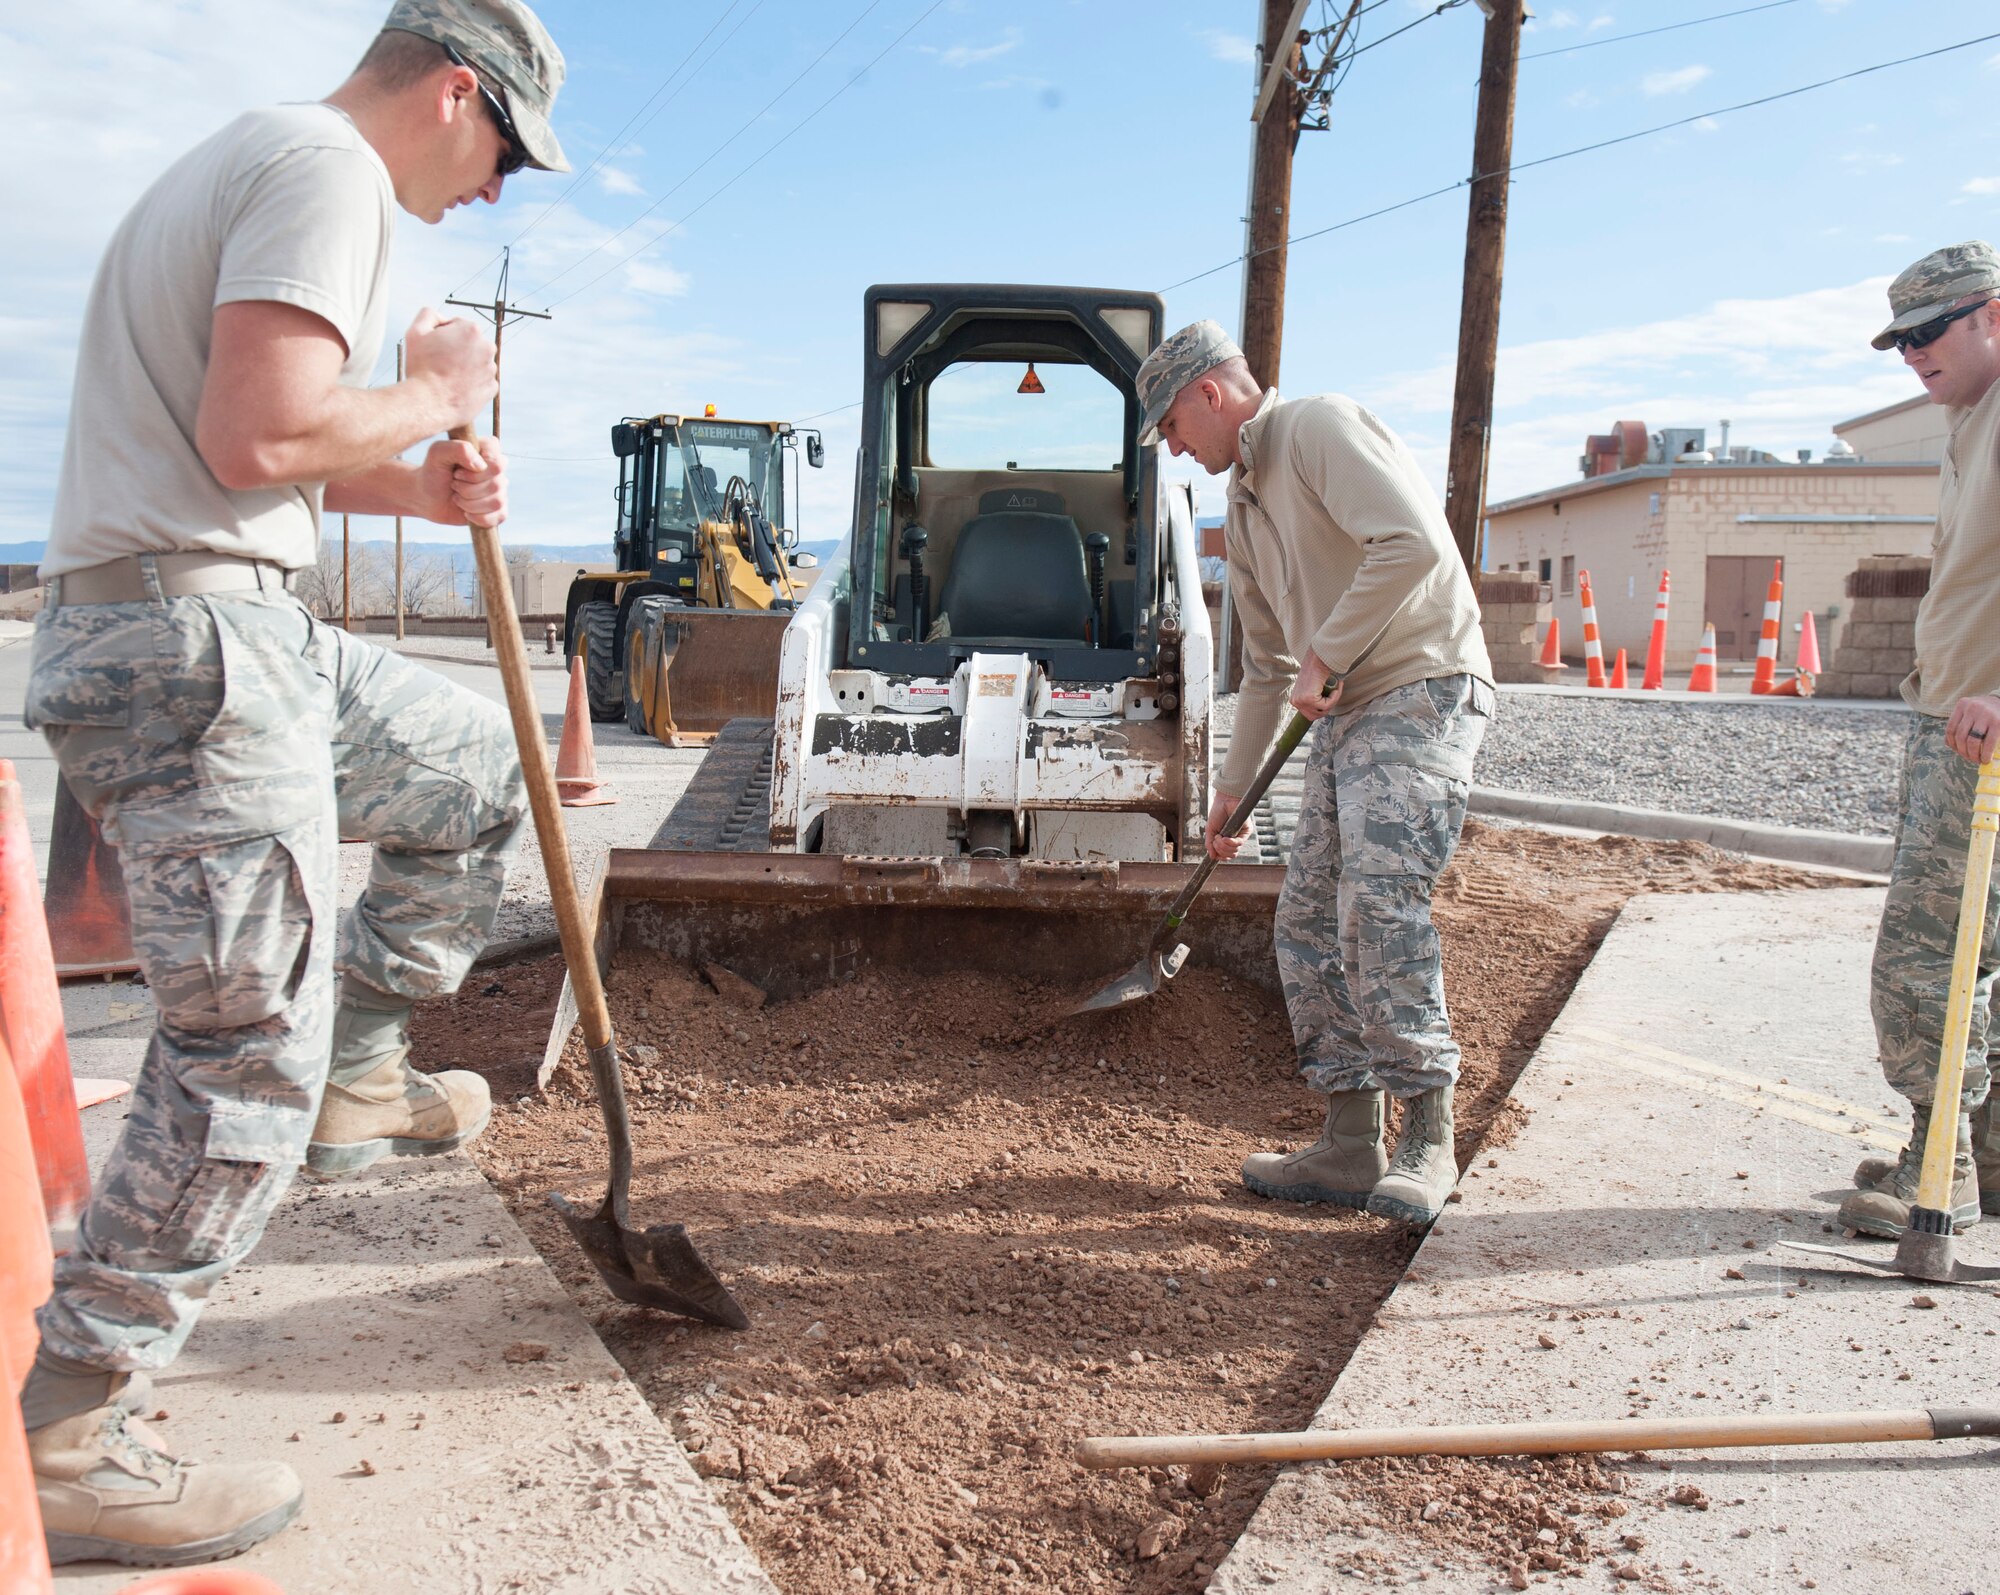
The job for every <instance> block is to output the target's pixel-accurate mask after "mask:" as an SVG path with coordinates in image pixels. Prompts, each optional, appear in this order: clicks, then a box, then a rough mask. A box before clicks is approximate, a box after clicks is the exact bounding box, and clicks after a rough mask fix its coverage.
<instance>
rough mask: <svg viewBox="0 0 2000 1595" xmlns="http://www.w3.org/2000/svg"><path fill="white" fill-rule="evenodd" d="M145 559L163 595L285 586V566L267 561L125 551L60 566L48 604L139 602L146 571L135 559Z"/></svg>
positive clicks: (186, 595)
mask: <svg viewBox="0 0 2000 1595" xmlns="http://www.w3.org/2000/svg"><path fill="white" fill-rule="evenodd" d="M144 560H151V561H152V562H153V569H154V572H155V573H156V574H157V575H158V577H159V581H160V592H161V593H162V594H163V595H164V596H166V597H168V598H189V597H193V596H194V595H195V594H197V593H254V592H266V593H279V592H283V591H284V590H285V568H284V567H283V566H282V565H276V564H273V563H272V562H271V561H269V560H263V559H244V558H243V557H241V556H240V555H237V554H210V553H206V552H201V551H196V552H192V553H185V554H128V555H127V556H126V557H125V558H123V559H112V560H106V561H105V562H104V563H103V564H102V565H86V566H85V567H84V568H83V569H82V570H72V571H65V572H64V573H63V574H62V575H60V576H55V577H51V578H50V580H49V584H48V589H49V596H48V607H49V608H50V609H56V608H60V607H61V606H62V605H64V604H143V603H144V602H146V599H147V592H146V573H145V570H144V568H143V566H142V564H141V561H144Z"/></svg>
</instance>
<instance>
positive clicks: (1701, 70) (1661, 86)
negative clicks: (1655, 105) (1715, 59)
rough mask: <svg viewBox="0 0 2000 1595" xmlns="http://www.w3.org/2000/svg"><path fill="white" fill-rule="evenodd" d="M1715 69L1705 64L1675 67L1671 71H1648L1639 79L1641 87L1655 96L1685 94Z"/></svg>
mask: <svg viewBox="0 0 2000 1595" xmlns="http://www.w3.org/2000/svg"><path fill="white" fill-rule="evenodd" d="M1713 72H1714V69H1713V68H1712V67H1705V66H1682V67H1675V68H1674V69H1673V70H1672V71H1670V72H1648V73H1647V74H1646V75H1645V76H1644V77H1643V78H1641V79H1640V80H1639V87H1640V89H1641V90H1642V91H1643V92H1644V93H1646V94H1648V95H1653V96H1658V95H1661V94H1685V93H1687V91H1688V90H1689V89H1691V88H1693V87H1694V86H1695V85H1696V84H1697V83H1700V82H1701V81H1702V80H1703V79H1705V78H1707V77H1710V76H1712V75H1713Z"/></svg>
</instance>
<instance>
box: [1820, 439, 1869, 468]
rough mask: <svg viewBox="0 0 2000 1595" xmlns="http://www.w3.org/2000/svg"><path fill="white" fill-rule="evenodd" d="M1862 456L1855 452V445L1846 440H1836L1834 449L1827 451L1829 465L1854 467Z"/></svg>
mask: <svg viewBox="0 0 2000 1595" xmlns="http://www.w3.org/2000/svg"><path fill="white" fill-rule="evenodd" d="M1860 458H1861V456H1860V455H1858V454H1856V453H1855V452H1854V445H1853V444H1852V443H1849V442H1848V441H1847V439H1846V438H1835V439H1834V440H1833V447H1832V448H1830V449H1828V450H1827V451H1826V463H1827V464H1828V465H1852V464H1853V463H1854V462H1855V461H1856V460H1858V459H1860Z"/></svg>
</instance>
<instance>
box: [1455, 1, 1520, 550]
mask: <svg viewBox="0 0 2000 1595" xmlns="http://www.w3.org/2000/svg"><path fill="white" fill-rule="evenodd" d="M1478 3H1479V9H1480V10H1482V11H1484V12H1485V13H1486V40H1485V44H1484V46H1483V47H1482V49H1481V51H1480V57H1479V111H1478V115H1477V119H1476V122H1475V124H1474V128H1473V135H1472V179H1473V181H1472V193H1471V198H1470V200H1469V202H1468V206H1467V212H1466V219H1465V285H1464V290H1463V293H1462V296H1461V299H1460V303H1459V312H1458V381H1457V384H1456V386H1455V387H1454V388H1453V391H1452V398H1451V453H1450V456H1449V462H1448V464H1447V467H1446V473H1445V495H1444V515H1445V520H1446V521H1447V522H1449V523H1450V526H1451V535H1452V541H1454V542H1455V543H1457V544H1458V552H1459V557H1460V558H1461V559H1463V560H1464V561H1465V568H1466V570H1467V571H1468V572H1470V573H1471V576H1472V581H1473V585H1474V586H1475V587H1477V586H1478V583H1479V561H1480V552H1481V551H1480V546H1479V543H1480V535H1479V534H1480V528H1481V523H1482V522H1483V521H1484V520H1485V517H1486V456H1487V449H1488V447H1489V445H1490V444H1491V442H1492V438H1493V366H1494V361H1495V359H1496V357H1497V356H1498V354H1499V351H1500V277H1501V265H1502V262H1503V259H1504V257H1505V255H1506V251H1507V189H1508V176H1507V168H1508V167H1509V166H1511V165H1512V164H1513V160H1514V80H1515V75H1516V70H1517V68H1518V66H1519V64H1520V59H1521V25H1522V22H1523V20H1524V11H1525V7H1524V4H1523V0H1478Z"/></svg>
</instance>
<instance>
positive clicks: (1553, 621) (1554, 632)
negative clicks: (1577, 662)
mask: <svg viewBox="0 0 2000 1595" xmlns="http://www.w3.org/2000/svg"><path fill="white" fill-rule="evenodd" d="M1562 628H1563V623H1562V620H1561V618H1560V617H1559V616H1556V615H1551V616H1549V632H1548V635H1547V636H1546V637H1544V638H1543V639H1542V657H1541V658H1540V659H1538V660H1536V661H1535V663H1536V664H1537V665H1539V666H1540V667H1541V668H1542V669H1543V670H1561V669H1562V667H1563V655H1562Z"/></svg>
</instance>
